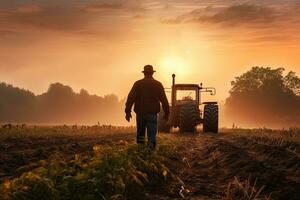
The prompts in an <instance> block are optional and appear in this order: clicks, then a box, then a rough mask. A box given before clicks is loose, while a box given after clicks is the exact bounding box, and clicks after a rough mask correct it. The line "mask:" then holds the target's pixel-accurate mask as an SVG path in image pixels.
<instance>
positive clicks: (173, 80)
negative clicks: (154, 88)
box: [172, 74, 175, 86]
mask: <svg viewBox="0 0 300 200" xmlns="http://www.w3.org/2000/svg"><path fill="white" fill-rule="evenodd" d="M174 85H175V74H172V86H174Z"/></svg>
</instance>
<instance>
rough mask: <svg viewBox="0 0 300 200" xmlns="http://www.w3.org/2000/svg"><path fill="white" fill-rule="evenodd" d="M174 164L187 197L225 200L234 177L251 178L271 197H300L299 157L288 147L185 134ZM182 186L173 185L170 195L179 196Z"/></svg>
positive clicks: (227, 137) (237, 139) (231, 136)
mask: <svg viewBox="0 0 300 200" xmlns="http://www.w3.org/2000/svg"><path fill="white" fill-rule="evenodd" d="M178 154H179V157H178V158H177V161H179V162H181V165H178V164H176V165H174V166H173V170H175V171H176V170H177V174H178V176H179V178H180V179H181V180H182V181H183V183H184V188H185V189H186V190H185V191H186V194H185V195H184V197H185V198H186V199H222V198H223V197H224V195H225V190H226V189H227V187H228V184H229V183H230V182H232V181H233V180H234V179H235V177H236V178H238V179H239V180H247V179H249V180H250V181H251V182H252V183H254V182H256V186H257V187H258V189H259V188H261V187H264V188H263V192H262V194H264V195H266V196H268V195H269V194H271V198H272V199H291V200H296V199H299V196H300V175H299V172H300V159H299V157H298V156H297V155H295V153H291V152H290V151H289V150H288V149H286V148H285V147H280V146H275V145H269V144H264V143H261V141H257V140H252V139H245V138H243V137H240V136H237V135H229V134H220V135H205V134H200V135H198V136H195V135H194V136H191V135H189V136H182V147H181V148H180V149H179V150H178ZM180 187H181V186H180V185H178V184H177V185H174V186H173V187H172V188H171V190H170V197H172V198H176V197H177V198H180V196H179V195H178V191H179V190H180Z"/></svg>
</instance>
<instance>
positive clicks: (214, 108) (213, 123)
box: [158, 74, 219, 133]
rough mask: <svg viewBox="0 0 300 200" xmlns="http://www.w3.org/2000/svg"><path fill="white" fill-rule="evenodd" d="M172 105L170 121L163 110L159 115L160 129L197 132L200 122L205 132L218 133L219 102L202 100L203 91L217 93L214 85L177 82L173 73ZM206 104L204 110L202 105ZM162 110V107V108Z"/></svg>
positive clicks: (164, 130) (163, 130) (162, 130)
mask: <svg viewBox="0 0 300 200" xmlns="http://www.w3.org/2000/svg"><path fill="white" fill-rule="evenodd" d="M170 89H171V91H166V92H171V106H170V117H169V120H168V121H165V120H164V118H163V113H162V111H161V112H160V113H159V115H158V131H160V132H169V131H170V129H171V128H172V127H174V128H178V127H179V130H180V132H181V133H186V132H195V130H196V127H197V126H198V125H199V124H203V132H204V133H207V132H211V133H218V123H219V107H218V103H217V102H202V103H201V93H203V92H208V93H210V94H211V95H215V94H216V89H215V88H212V87H202V83H201V84H200V85H199V84H175V74H173V75H172V88H169V90H170ZM202 105H204V108H203V110H201V109H200V106H202ZM161 110H162V109H161Z"/></svg>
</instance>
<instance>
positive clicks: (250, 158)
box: [0, 126, 300, 200]
mask: <svg viewBox="0 0 300 200" xmlns="http://www.w3.org/2000/svg"><path fill="white" fill-rule="evenodd" d="M134 131H135V130H134V128H133V127H111V126H93V127H77V126H74V127H67V126H60V127H13V128H12V129H9V128H2V129H0V184H1V186H0V199H182V198H185V199H224V200H225V199H227V200H230V199H245V200H246V199H247V200H251V199H253V200H254V199H291V200H296V199H299V198H300V130H298V129H289V130H271V129H253V130H248V129H233V130H222V131H221V133H220V134H219V135H213V134H202V133H199V134H179V133H172V134H164V133H159V137H158V144H159V145H158V147H157V149H156V150H155V151H151V150H150V149H148V148H147V147H144V146H137V145H135V133H134Z"/></svg>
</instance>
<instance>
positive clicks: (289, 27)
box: [0, 0, 300, 101]
mask: <svg viewBox="0 0 300 200" xmlns="http://www.w3.org/2000/svg"><path fill="white" fill-rule="evenodd" d="M146 64H152V65H153V66H154V68H155V70H156V71H157V72H156V74H155V78H156V79H158V80H160V81H161V82H162V83H163V84H164V86H165V87H169V86H170V84H171V74H172V73H176V75H177V82H181V83H200V82H202V83H203V85H204V86H213V87H216V89H217V96H216V97H215V98H216V100H219V101H222V100H224V99H225V98H226V97H227V96H228V91H229V89H230V82H231V81H232V80H233V79H234V77H236V76H238V75H240V74H242V73H243V72H245V71H247V70H249V69H250V68H251V67H252V66H268V67H274V68H277V67H284V68H286V69H287V70H292V71H295V72H296V73H298V75H300V1H298V0H282V1H279V0H264V1H262V0H261V1H259V0H252V1H251V0H248V1H244V0H227V1H221V0H182V1H179V0H154V1H150V0H127V1H124V0H72V1H71V0H1V1H0V81H1V82H2V81H3V82H7V83H10V84H13V85H15V86H18V87H21V88H25V89H28V90H31V91H33V92H34V93H35V94H41V93H43V92H45V91H46V90H47V89H48V86H49V84H51V83H54V82H61V83H64V84H66V85H70V86H71V87H72V88H73V89H74V90H75V91H79V90H80V89H81V88H85V89H86V90H88V91H89V92H90V93H91V94H97V95H100V96H103V95H106V94H111V93H114V94H117V95H118V96H119V97H120V98H124V97H126V96H127V93H128V92H129V90H130V88H131V86H132V84H133V82H134V81H135V80H138V79H140V78H142V73H141V71H142V69H143V66H144V65H146Z"/></svg>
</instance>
